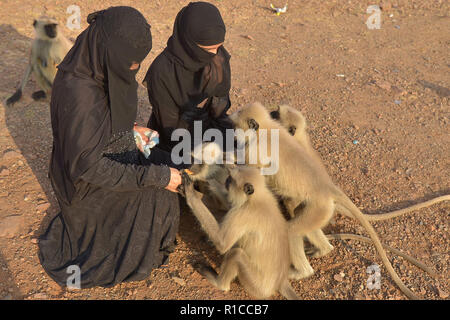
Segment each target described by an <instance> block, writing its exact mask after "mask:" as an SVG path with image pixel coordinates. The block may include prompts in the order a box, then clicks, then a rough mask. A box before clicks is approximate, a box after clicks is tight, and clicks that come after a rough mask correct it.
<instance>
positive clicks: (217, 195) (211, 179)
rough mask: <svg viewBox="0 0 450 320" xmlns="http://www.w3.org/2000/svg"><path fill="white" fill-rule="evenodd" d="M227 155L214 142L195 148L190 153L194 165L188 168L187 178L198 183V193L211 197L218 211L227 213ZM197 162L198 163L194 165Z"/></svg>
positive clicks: (228, 206) (228, 205) (228, 207)
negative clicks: (225, 162)
mask: <svg viewBox="0 0 450 320" xmlns="http://www.w3.org/2000/svg"><path fill="white" fill-rule="evenodd" d="M226 157H227V154H226V153H224V152H223V150H222V148H221V147H220V146H219V145H218V144H217V143H214V142H206V143H203V144H200V145H198V146H196V147H195V148H194V150H193V152H192V158H193V160H194V163H193V164H192V165H191V166H190V167H189V176H190V178H191V179H192V180H193V181H194V182H197V183H199V191H200V192H202V193H204V194H207V195H209V196H211V197H212V198H213V200H214V201H215V202H216V204H217V207H218V209H220V210H225V211H228V210H229V209H230V204H229V202H228V199H227V195H228V191H227V190H226V188H225V182H226V180H227V178H228V176H229V173H228V170H227V168H226V164H224V161H226ZM196 162H198V163H196Z"/></svg>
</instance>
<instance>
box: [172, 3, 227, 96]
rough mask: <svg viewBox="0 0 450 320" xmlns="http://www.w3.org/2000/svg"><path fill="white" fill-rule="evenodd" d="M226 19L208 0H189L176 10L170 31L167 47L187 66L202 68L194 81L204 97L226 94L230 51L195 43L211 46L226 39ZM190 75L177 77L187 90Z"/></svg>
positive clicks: (191, 69) (188, 68) (195, 70)
mask: <svg viewBox="0 0 450 320" xmlns="http://www.w3.org/2000/svg"><path fill="white" fill-rule="evenodd" d="M225 33H226V28H225V23H224V22H223V19H222V16H221V15H220V12H219V10H218V9H217V8H216V7H215V6H214V5H212V4H210V3H207V2H191V3H189V5H187V6H186V7H184V8H183V9H181V10H180V12H179V13H178V15H177V17H176V19H175V23H174V27H173V34H172V36H171V37H170V38H169V40H168V41H167V48H166V50H167V51H168V52H169V53H170V54H171V55H172V56H173V57H174V58H175V59H176V61H178V63H179V64H181V65H182V66H183V67H184V68H185V69H186V70H188V71H190V72H193V73H196V72H198V71H200V70H202V76H201V77H200V81H198V83H196V84H195V85H196V87H197V90H198V92H199V93H200V92H202V93H203V94H204V95H205V96H206V97H212V96H225V95H227V94H228V92H229V90H230V87H231V81H230V78H231V71H230V66H229V58H230V56H229V54H228V52H227V51H226V50H225V48H223V46H221V47H220V48H219V50H218V52H217V54H214V53H211V52H208V51H206V50H204V49H202V48H200V47H199V46H198V45H202V46H211V45H216V44H219V43H223V42H224V41H225ZM191 81H192V80H191V79H179V81H178V85H181V86H182V87H183V88H180V89H181V90H183V91H190V89H191V88H190V87H191V86H192V83H191Z"/></svg>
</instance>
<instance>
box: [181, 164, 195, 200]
mask: <svg viewBox="0 0 450 320" xmlns="http://www.w3.org/2000/svg"><path fill="white" fill-rule="evenodd" d="M188 172H189V171H186V170H183V171H181V184H180V185H179V186H178V189H177V190H178V192H179V193H180V194H181V195H182V196H183V197H185V198H188V197H191V196H193V195H195V192H194V181H193V180H192V179H191V177H190V176H189V173H188Z"/></svg>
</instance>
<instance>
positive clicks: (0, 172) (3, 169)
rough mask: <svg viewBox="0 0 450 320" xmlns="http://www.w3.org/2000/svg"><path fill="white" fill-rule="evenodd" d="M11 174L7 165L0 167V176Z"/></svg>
mask: <svg viewBox="0 0 450 320" xmlns="http://www.w3.org/2000/svg"><path fill="white" fill-rule="evenodd" d="M8 175H9V170H8V168H6V167H5V166H1V167H0V177H6V176H8Z"/></svg>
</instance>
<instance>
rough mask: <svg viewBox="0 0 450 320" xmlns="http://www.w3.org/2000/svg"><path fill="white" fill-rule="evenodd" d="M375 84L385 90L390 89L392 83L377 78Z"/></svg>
mask: <svg viewBox="0 0 450 320" xmlns="http://www.w3.org/2000/svg"><path fill="white" fill-rule="evenodd" d="M376 84H377V86H378V87H380V88H381V89H384V90H386V91H390V90H391V87H392V85H391V84H390V83H389V82H387V81H384V80H379V81H377V82H376Z"/></svg>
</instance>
